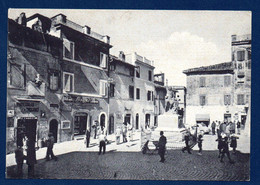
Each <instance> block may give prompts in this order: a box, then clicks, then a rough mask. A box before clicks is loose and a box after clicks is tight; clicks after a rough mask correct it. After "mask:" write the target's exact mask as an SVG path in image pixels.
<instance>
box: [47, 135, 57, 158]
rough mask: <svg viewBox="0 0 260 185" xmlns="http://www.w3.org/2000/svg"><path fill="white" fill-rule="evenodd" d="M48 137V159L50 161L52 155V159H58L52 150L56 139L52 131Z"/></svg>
mask: <svg viewBox="0 0 260 185" xmlns="http://www.w3.org/2000/svg"><path fill="white" fill-rule="evenodd" d="M48 137H49V138H48V140H47V153H46V160H47V161H49V160H50V156H51V159H54V160H55V161H56V160H57V157H56V156H55V155H54V154H53V151H52V149H53V145H54V142H55V139H54V137H53V134H52V133H51V132H50V133H49V134H48Z"/></svg>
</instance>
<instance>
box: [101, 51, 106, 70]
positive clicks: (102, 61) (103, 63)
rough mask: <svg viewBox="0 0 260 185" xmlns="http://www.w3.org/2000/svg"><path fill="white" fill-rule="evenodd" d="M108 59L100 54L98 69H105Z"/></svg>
mask: <svg viewBox="0 0 260 185" xmlns="http://www.w3.org/2000/svg"><path fill="white" fill-rule="evenodd" d="M107 61H108V57H107V55H106V54H104V53H100V67H102V68H107Z"/></svg>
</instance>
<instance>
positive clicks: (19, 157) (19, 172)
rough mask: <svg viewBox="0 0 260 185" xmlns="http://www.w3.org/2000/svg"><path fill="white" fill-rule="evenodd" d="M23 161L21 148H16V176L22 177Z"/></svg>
mask: <svg viewBox="0 0 260 185" xmlns="http://www.w3.org/2000/svg"><path fill="white" fill-rule="evenodd" d="M24 159H25V156H24V155H23V148H22V147H21V146H18V147H17V149H16V150H15V160H16V164H17V176H18V177H22V175H23V161H24Z"/></svg>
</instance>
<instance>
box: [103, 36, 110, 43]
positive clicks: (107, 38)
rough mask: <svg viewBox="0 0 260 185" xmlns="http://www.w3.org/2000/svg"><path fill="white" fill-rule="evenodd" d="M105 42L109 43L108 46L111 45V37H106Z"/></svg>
mask: <svg viewBox="0 0 260 185" xmlns="http://www.w3.org/2000/svg"><path fill="white" fill-rule="evenodd" d="M104 37H105V38H104V42H105V43H107V44H110V37H109V36H107V35H106V36H104Z"/></svg>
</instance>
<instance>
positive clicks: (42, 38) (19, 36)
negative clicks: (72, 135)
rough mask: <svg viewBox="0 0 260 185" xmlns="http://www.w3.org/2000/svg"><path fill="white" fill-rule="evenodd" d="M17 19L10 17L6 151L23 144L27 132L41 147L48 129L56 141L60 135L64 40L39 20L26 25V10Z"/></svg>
mask: <svg viewBox="0 0 260 185" xmlns="http://www.w3.org/2000/svg"><path fill="white" fill-rule="evenodd" d="M42 18H44V17H42ZM18 19H19V20H18V21H17V22H18V23H17V22H15V21H14V20H11V19H9V20H8V58H7V74H8V76H7V132H6V134H7V152H11V151H13V150H14V149H15V148H16V146H22V140H23V137H24V136H27V137H28V138H31V139H33V140H35V142H36V145H37V146H39V147H40V146H41V140H42V139H43V138H47V135H48V133H49V132H53V133H54V137H55V141H56V142H57V141H59V140H60V139H61V134H60V130H59V129H57V128H56V127H59V125H60V110H59V108H60V107H59V102H60V95H61V88H60V87H61V84H60V83H59V80H58V79H59V78H60V76H61V73H60V71H61V65H60V60H61V55H62V50H61V48H62V40H61V39H59V38H56V37H53V36H51V35H49V34H47V33H46V31H45V32H43V31H42V30H40V28H41V27H40V25H39V22H38V23H37V22H36V23H35V24H34V25H33V29H32V28H29V27H27V26H26V23H27V19H26V17H25V14H22V15H21V16H20V17H19V18H18ZM54 127H55V128H54Z"/></svg>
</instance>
